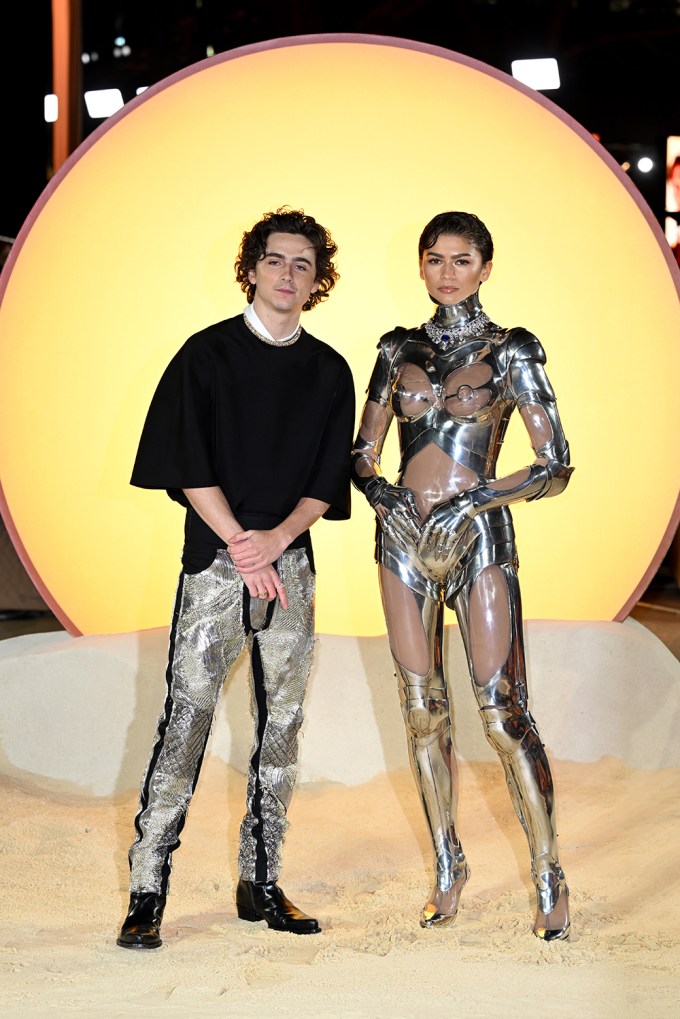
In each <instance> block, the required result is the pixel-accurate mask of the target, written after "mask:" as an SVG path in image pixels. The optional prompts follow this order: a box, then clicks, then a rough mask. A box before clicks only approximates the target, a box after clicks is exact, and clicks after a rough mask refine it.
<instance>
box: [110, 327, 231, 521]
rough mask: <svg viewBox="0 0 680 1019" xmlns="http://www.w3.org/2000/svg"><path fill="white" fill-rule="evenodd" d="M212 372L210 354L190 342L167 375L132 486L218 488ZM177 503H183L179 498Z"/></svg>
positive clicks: (145, 432)
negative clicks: (215, 486)
mask: <svg viewBox="0 0 680 1019" xmlns="http://www.w3.org/2000/svg"><path fill="white" fill-rule="evenodd" d="M213 387H214V371H212V370H211V361H210V356H209V352H208V351H206V349H205V346H204V345H201V344H200V343H198V342H196V341H195V339H194V338H192V339H190V340H187V342H186V343H185V344H184V346H183V347H182V348H181V349H180V350H179V351H178V352H177V354H176V355H175V356H174V358H173V359H172V361H171V362H170V364H169V365H168V367H167V368H166V369H165V371H164V373H163V375H162V377H161V380H160V382H159V383H158V386H157V388H156V391H155V393H154V395H153V399H152V400H151V405H150V406H149V410H148V413H147V416H146V420H145V422H144V427H143V429H142V435H141V438H140V442H139V447H138V450H137V456H136V459H135V463H134V467H133V471H132V477H131V479H130V483H131V484H132V485H135V486H137V487H139V488H159V489H166V490H167V491H168V494H169V495H170V496H171V497H172V498H176V499H177V498H178V496H179V493H180V491H181V489H183V488H209V487H212V486H213V485H216V484H217V483H218V482H217V477H216V473H215V465H214V436H213V431H214V423H213V421H214V389H213ZM178 501H180V502H184V499H183V498H181V497H179V499H178Z"/></svg>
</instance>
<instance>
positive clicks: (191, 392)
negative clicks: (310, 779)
mask: <svg viewBox="0 0 680 1019" xmlns="http://www.w3.org/2000/svg"><path fill="white" fill-rule="evenodd" d="M336 251H337V247H336V245H335V244H334V242H333V240H332V238H331V237H330V234H329V233H328V231H327V230H326V229H325V228H324V227H322V226H321V225H320V224H319V223H317V222H316V221H315V220H314V218H313V217H311V216H308V215H305V213H304V212H302V211H291V210H287V209H285V208H284V209H278V210H277V211H276V212H272V213H267V214H266V215H265V216H264V217H263V219H262V220H260V221H259V222H258V223H256V224H255V226H254V227H253V228H252V230H250V231H248V232H246V233H245V234H244V235H243V240H242V243H241V247H240V250H239V254H238V258H237V261H236V264H235V270H236V279H237V281H238V282H239V283H240V285H241V288H242V289H243V290H244V292H245V293H246V295H247V299H248V304H247V306H246V309H245V311H244V312H243V314H242V315H237V316H236V317H234V318H231V319H227V320H226V321H224V322H221V323H219V324H217V325H213V326H210V327H208V328H207V329H204V330H203V331H201V332H199V333H197V334H196V335H194V336H192V337H191V338H190V339H189V340H188V341H187V342H186V343H185V344H184V346H183V347H182V348H181V349H180V351H179V352H178V353H177V354H176V355H175V357H174V358H173V360H172V361H171V363H170V364H169V366H168V368H167V369H166V371H165V373H164V375H163V377H162V379H161V381H160V383H159V385H158V388H157V390H156V393H155V395H154V397H153V400H152V403H151V406H150V409H149V413H148V415H147V419H146V422H145V425H144V429H143V432H142V437H141V441H140V445H139V450H138V453H137V459H136V461H135V466H134V470H133V474H132V484H133V485H138V486H140V487H144V488H158V489H166V490H167V492H168V494H169V495H170V496H171V497H172V498H174V499H176V500H177V501H178V502H180V503H181V504H182V505H183V506H184V507H185V509H186V522H185V541H184V550H183V555H182V566H183V569H182V572H181V574H180V579H179V585H178V591H177V599H176V603H175V611H174V615H173V620H172V628H171V632H170V649H169V664H168V669H167V697H166V700H165V706H164V710H163V712H162V714H161V717H160V719H159V724H158V731H157V734H156V738H155V741H154V745H153V749H152V752H151V758H150V761H149V764H148V767H147V771H146V774H145V776H144V779H143V781H142V788H141V796H140V804H139V812H138V814H137V817H136V819H135V828H136V832H137V836H136V839H135V841H134V843H133V845H132V846H131V848H130V891H131V897H130V908H129V912H128V915H127V917H126V919H125V922H124V923H123V927H122V930H121V933H120V936H119V938H118V944H119V945H120V946H121V947H123V948H147V949H148V948H158V947H159V946H160V945H161V939H160V925H161V921H162V917H163V910H164V908H165V901H166V895H167V892H168V881H169V876H170V867H171V860H172V853H173V851H174V850H175V849H176V848H177V847H178V846H179V844H180V839H179V836H180V833H181V831H182V828H183V826H184V822H185V819H186V813H187V810H188V807H189V802H190V799H191V796H192V793H193V790H194V788H195V785H196V782H197V779H198V773H199V769H200V766H201V761H202V758H203V754H204V752H205V746H206V742H207V739H208V734H209V731H210V725H211V722H212V718H213V715H214V711H215V707H216V704H217V701H218V698H219V695H220V691H221V688H222V685H223V681H224V678H225V676H226V675H227V673H228V672H229V670H230V668H231V666H232V665H233V664H234V662H235V661H236V659H237V658H238V657H239V655H240V654H241V651H242V650H243V648H244V647H245V646H248V648H249V651H250V657H251V684H252V691H251V692H252V698H251V700H252V709H253V716H254V728H255V739H254V745H253V751H252V756H251V758H250V764H249V771H248V789H247V796H246V815H245V817H244V820H243V823H242V825H241V834H240V846H239V860H238V864H239V882H238V885H237V889H236V907H237V912H238V915H239V917H241V919H244V920H250V921H257V920H266V922H267V924H268V926H269V927H270V928H272V929H274V930H281V931H291V932H294V933H297V934H313V933H317V932H318V931H319V925H318V923H317V921H316V920H315V919H314V918H313V917H309V916H306V915H305V914H304V913H302V912H300V911H299V910H298V909H296V907H295V906H293V905H292V903H291V902H290V901H289V900H288V899H287V898H286V896H285V894H284V893H283V891H282V890H281V888H279V886H278V884H277V879H278V875H279V870H280V866H281V846H282V842H283V837H284V833H285V830H286V827H287V821H286V810H287V807H288V804H289V802H290V798H291V794H292V791H293V785H294V781H295V773H296V764H297V734H298V730H299V728H300V725H301V723H302V717H303V713H302V702H303V698H304V694H305V688H306V684H307V677H308V675H309V671H310V667H311V659H312V647H313V631H314V561H313V557H312V546H311V539H310V533H309V528H310V527H311V525H312V524H314V522H315V521H316V520H318V519H319V518H320V517H321V516H324V517H326V519H329V520H345V519H347V518H348V517H349V514H350V494H349V493H350V489H349V449H350V447H351V435H352V430H353V426H354V387H353V381H352V375H351V372H350V369H349V366H348V364H347V362H346V361H345V359H344V358H343V357H342V356H341V355H340V354H338V353H337V352H336V351H335V350H333V349H332V348H331V347H329V346H328V345H327V344H325V343H322V342H321V341H320V340H318V339H315V338H314V337H313V336H311V335H310V334H309V333H307V332H306V331H305V330H304V329H302V327H301V325H300V314H301V312H302V311H306V310H309V309H310V308H313V307H314V306H315V305H316V304H317V303H319V301H322V300H324V299H325V298H326V297H327V296H328V294H329V292H330V290H331V289H332V288H333V286H334V285H335V282H336V280H337V278H338V274H337V272H336V270H335V267H334V264H333V261H332V259H333V258H334V256H335V254H336Z"/></svg>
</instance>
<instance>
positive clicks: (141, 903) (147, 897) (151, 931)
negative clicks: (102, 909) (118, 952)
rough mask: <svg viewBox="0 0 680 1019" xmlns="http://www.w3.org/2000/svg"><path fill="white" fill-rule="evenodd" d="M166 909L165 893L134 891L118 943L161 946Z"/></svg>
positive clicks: (141, 946)
mask: <svg viewBox="0 0 680 1019" xmlns="http://www.w3.org/2000/svg"><path fill="white" fill-rule="evenodd" d="M164 909H165V896H164V895H156V894H154V892H133V893H132V895H131V896H130V907H129V909H128V915H127V916H126V917H125V920H124V921H123V926H122V927H121V930H120V935H119V937H118V939H117V941H116V944H117V945H120V947H121V948H160V947H161V945H162V944H163V942H162V941H161V938H160V933H161V921H162V919H163V910H164Z"/></svg>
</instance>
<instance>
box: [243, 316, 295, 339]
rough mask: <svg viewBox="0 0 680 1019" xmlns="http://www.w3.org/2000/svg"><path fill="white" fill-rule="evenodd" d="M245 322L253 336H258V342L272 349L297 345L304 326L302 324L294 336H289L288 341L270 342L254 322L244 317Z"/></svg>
mask: <svg viewBox="0 0 680 1019" xmlns="http://www.w3.org/2000/svg"><path fill="white" fill-rule="evenodd" d="M243 321H244V322H245V324H246V325H247V326H248V328H249V329H250V331H251V333H252V334H253V336H257V338H258V340H262V342H263V343H268V344H269V346H270V347H290V346H292V344H293V343H296V342H297V341H298V340H299V338H300V333H301V332H302V324H300V325H299V326H298V327H297V329H296V330H295V332H294V333H293V335H292V336H289V337H288V339H287V340H270V339H269V337H268V336H263V335H262V333H260V332H258V331H257V329H256V328H255V326H254V325H253V324H252V322H249V321H248V319H247V318H246V316H245V315H244V316H243Z"/></svg>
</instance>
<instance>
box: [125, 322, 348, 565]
mask: <svg viewBox="0 0 680 1019" xmlns="http://www.w3.org/2000/svg"><path fill="white" fill-rule="evenodd" d="M354 409H355V405H354V385H353V380H352V373H351V371H350V368H349V365H348V364H347V362H346V361H345V359H344V358H343V357H342V355H341V354H339V353H338V352H337V351H336V350H334V349H333V348H332V347H330V346H328V344H326V343H323V342H322V341H321V340H318V339H316V338H315V337H314V336H311V335H310V334H309V333H308V332H306V331H305V330H304V329H303V330H302V332H301V333H300V337H299V339H298V340H297V341H296V342H295V343H293V344H291V345H290V346H274V345H272V344H269V343H265V342H263V341H262V340H260V339H258V337H257V336H255V335H254V334H253V333H252V332H251V331H250V330H249V329H248V328H247V326H246V325H245V323H244V320H243V316H242V315H238V316H236V317H234V318H231V319H227V320H226V321H224V322H220V323H217V324H216V325H212V326H209V327H208V328H207V329H204V330H202V331H201V332H199V333H196V334H195V335H194V336H191V337H190V338H189V339H188V340H187V341H186V343H185V344H184V345H183V346H182V347H181V349H180V350H179V351H178V352H177V354H176V355H175V356H174V357H173V359H172V361H171V362H170V364H169V365H168V367H167V368H166V370H165V372H164V373H163V376H162V378H161V380H160V382H159V384H158V387H157V389H156V392H155V394H154V396H153V399H152V401H151V405H150V407H149V411H148V414H147V417H146V421H145V424H144V428H143V430H142V436H141V439H140V443H139V449H138V451H137V457H136V460H135V465H134V469H133V472H132V478H131V483H132V484H133V485H136V486H139V487H141V488H160V489H166V491H167V492H168V494H169V495H170V496H171V497H172V498H173V499H176V500H177V501H178V502H179V503H181V504H182V505H183V506H184V507H186V509H187V515H186V523H185V542H184V554H183V557H182V561H183V564H184V567H185V569H186V570H187V571H188V572H197V571H198V570H201V569H205V567H206V566H208V565H209V564H210V563H211V562H212V560H213V558H214V555H215V549H216V548H223V547H224V545H225V542H224V540H223V539H222V538H220V537H219V536H218V535H217V534H215V532H214V531H212V530H211V528H210V527H208V525H207V524H206V523H205V522H204V521H203V520H202V518H201V517H200V516H199V515H198V514H197V513H196V512H195V511H194V510H193V509H192V508H191V506H190V505H189V503H188V501H187V499H186V496H185V495H184V493H183V492H182V489H184V488H209V487H212V486H214V485H218V486H219V487H220V488H221V489H222V491H223V492H224V494H225V496H226V498H227V501H228V503H229V505H230V507H231V510H232V512H233V514H234V516H235V517H236V519H237V520H238V522H239V524H240V525H241V527H242V528H243V529H244V530H248V529H250V528H257V529H268V528H271V527H275V526H276V525H277V524H279V523H280V522H281V521H282V520H284V519H285V517H287V516H288V514H289V513H290V512H291V511H292V510H293V509H294V508H295V506H296V505H297V503H298V501H299V500H300V499H301V498H303V497H308V498H311V499H319V500H321V501H322V502H327V503H329V504H330V506H329V509H328V510H327V511H326V513H325V514H324V516H325V517H326V518H327V519H329V520H345V519H347V518H348V517H349V515H350V478H349V454H350V449H351V444H352V436H353V429H354ZM305 545H306V546H307V547H309V534H308V532H306V533H305V534H304V535H301V536H300V538H299V539H297V540H296V541H295V542H294V543H293V547H301V546H305ZM310 551H311V550H310Z"/></svg>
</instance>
